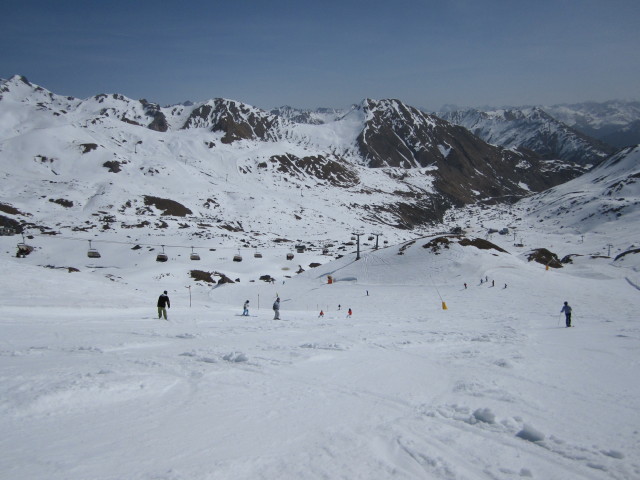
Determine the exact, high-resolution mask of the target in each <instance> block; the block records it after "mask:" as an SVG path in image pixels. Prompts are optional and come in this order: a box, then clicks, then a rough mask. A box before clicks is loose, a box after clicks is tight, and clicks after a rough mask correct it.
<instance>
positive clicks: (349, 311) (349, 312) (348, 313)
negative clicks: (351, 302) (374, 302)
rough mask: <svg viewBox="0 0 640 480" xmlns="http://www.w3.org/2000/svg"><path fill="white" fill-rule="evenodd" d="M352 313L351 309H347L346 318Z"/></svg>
mask: <svg viewBox="0 0 640 480" xmlns="http://www.w3.org/2000/svg"><path fill="white" fill-rule="evenodd" d="M352 314H353V312H352V311H351V309H349V310H348V311H347V318H351V315H352Z"/></svg>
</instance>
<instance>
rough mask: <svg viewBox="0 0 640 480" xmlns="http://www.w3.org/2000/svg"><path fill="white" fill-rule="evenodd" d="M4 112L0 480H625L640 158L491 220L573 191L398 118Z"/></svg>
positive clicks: (13, 101)
mask: <svg viewBox="0 0 640 480" xmlns="http://www.w3.org/2000/svg"><path fill="white" fill-rule="evenodd" d="M0 96H1V97H2V98H1V99H0V181H1V182H2V183H1V185H2V189H1V190H0V221H1V222H2V224H3V225H8V226H12V225H14V226H17V227H24V228H25V235H24V239H25V241H26V242H27V244H28V246H29V247H30V248H32V250H31V251H30V253H29V254H28V255H27V256H26V257H24V258H18V257H17V256H16V243H17V239H20V238H21V236H18V237H17V238H16V237H15V236H0V252H2V255H0V291H2V295H0V312H1V315H0V338H2V347H1V348H0V358H1V359H2V361H1V362H0V378H2V382H0V428H1V429H2V431H3V436H2V437H1V438H0V449H2V452H3V455H2V456H0V472H2V473H0V477H2V478H7V479H24V480H30V479H42V478H56V479H57V478H65V479H68V480H86V479H88V478H91V479H95V480H112V479H114V478H119V479H120V478H122V479H125V478H126V479H134V478H135V479H151V478H154V479H161V478H162V479H172V480H187V479H188V480H211V479H213V478H216V479H218V478H219V479H227V478H234V479H236V478H237V479H252V480H253V479H265V480H266V479H282V480H294V479H295V480H298V479H301V478H304V479H310V480H315V479H326V478H354V479H355V478H366V479H372V480H378V479H380V480H386V479H388V478H398V479H416V480H417V479H425V478H433V479H438V480H445V479H446V480H452V479H487V478H491V479H494V480H513V479H516V478H519V479H530V478H533V479H590V480H622V479H624V480H626V479H632V478H638V475H639V473H640V448H639V446H640V438H639V436H638V428H637V425H638V411H639V410H640V384H639V383H638V382H637V364H638V352H640V327H639V324H638V315H637V312H638V309H639V308H640V297H639V296H638V290H640V245H638V238H639V237H638V234H639V233H640V221H638V220H639V219H638V212H640V191H639V190H638V188H639V185H640V184H639V183H638V180H639V179H640V170H639V167H638V165H639V162H640V149H639V148H638V147H635V148H629V149H626V150H624V151H621V152H619V153H618V154H617V155H615V156H613V157H611V158H609V159H607V160H605V161H604V162H602V163H601V164H600V165H598V166H597V167H596V168H594V169H593V170H591V171H589V172H588V173H587V174H585V175H582V176H580V177H577V178H575V179H573V180H571V181H569V182H567V183H563V184H560V185H557V186H555V188H552V189H550V190H545V191H543V192H541V193H539V194H537V195H530V196H529V197H527V198H525V199H523V200H520V201H518V202H516V203H499V202H496V203H492V202H491V200H494V201H495V200H497V199H495V198H493V196H494V195H502V194H505V195H506V194H520V193H521V192H527V191H528V190H527V188H529V190H530V191H533V190H534V187H533V186H531V187H528V186H527V185H524V181H525V180H526V181H530V182H532V185H535V188H543V185H544V182H548V183H549V184H552V183H553V182H554V181H555V182H557V181H559V175H561V174H562V172H561V170H560V171H559V172H553V171H550V170H547V171H546V173H544V175H542V179H537V180H536V179H535V178H534V177H535V176H536V175H539V174H540V172H543V167H546V168H548V169H551V168H554V167H557V168H558V169H562V168H564V165H566V164H563V163H560V162H552V161H548V162H544V161H542V160H539V158H538V157H536V156H535V155H529V154H526V153H523V152H520V151H515V150H514V151H510V150H506V149H504V148H499V147H495V146H491V145H487V144H486V143H484V142H482V141H481V140H480V139H479V138H478V137H475V136H474V135H473V134H471V133H469V132H468V131H466V130H464V129H463V128H462V127H457V126H453V125H451V124H448V123H447V122H445V121H443V120H440V119H437V118H435V117H433V116H430V115H426V114H422V113H421V112H418V111H416V110H415V109H413V108H412V107H410V106H407V105H404V104H402V103H401V102H398V101H396V100H382V101H374V100H365V101H364V102H363V103H362V104H360V105H357V106H355V107H354V108H352V109H350V110H349V111H347V112H344V113H343V114H342V115H340V116H339V117H338V118H336V119H334V120H330V121H324V122H323V123H317V124H314V123H313V122H306V123H296V122H294V121H292V119H291V118H286V116H282V115H275V114H273V112H264V111H262V110H259V109H255V108H253V107H250V106H248V105H244V104H242V103H240V102H235V101H232V100H225V99H215V100H211V101H208V102H202V103H198V104H193V105H189V104H186V105H176V106H171V107H160V106H158V105H155V104H152V103H150V102H147V101H133V100H130V99H127V98H125V97H122V96H120V95H98V96H96V97H92V98H89V99H85V100H78V99H74V98H69V97H60V96H57V95H55V94H52V93H51V92H48V91H46V90H45V89H42V88H40V87H37V86H35V85H33V84H31V83H29V82H27V81H26V80H25V79H23V78H19V77H18V78H13V79H11V80H9V81H6V82H3V83H2V84H1V86H0ZM514 162H517V163H516V166H515V167H514ZM509 167H511V168H509ZM514 170H515V171H516V173H514ZM527 175H531V179H529V177H528V176H527ZM553 175H558V177H553ZM518 178H520V179H521V180H520V181H521V182H522V184H517V183H516V180H517V179H518ZM447 182H449V183H447ZM455 182H459V184H460V187H459V189H458V191H456V189H455V188H454V185H455ZM535 182H540V183H535ZM474 188H477V189H478V190H475V191H474V190H472V189H474ZM492 189H493V190H492ZM469 190H471V193H469ZM465 195H467V196H468V197H465ZM454 201H457V202H459V203H460V205H464V204H465V203H466V202H474V203H470V204H467V205H466V206H463V207H460V208H450V209H447V210H446V211H440V210H438V208H444V207H445V206H446V205H448V204H454V203H455V202H454ZM476 202H477V203H476ZM428 215H431V217H429V216H428ZM440 216H442V217H443V218H444V224H439V223H434V224H432V225H426V224H424V223H421V222H424V221H425V219H426V218H436V219H437V218H440ZM453 226H460V227H462V228H463V229H464V230H465V232H464V233H461V234H456V235H451V234H441V233H437V232H442V231H449V230H450V229H451V227H453ZM409 228H412V230H409ZM374 229H375V230H374ZM426 230H431V231H430V232H426V233H428V235H425V236H424V237H423V236H422V234H423V233H425V231H426ZM374 231H375V232H377V233H381V234H383V235H382V238H381V239H380V240H381V245H380V247H381V248H375V247H374V240H375V241H377V239H374V235H372V233H374ZM498 231H500V232H501V234H500V233H498ZM354 233H356V234H357V235H358V234H361V233H364V234H365V235H364V236H362V235H358V238H359V239H360V240H362V242H361V244H359V246H358V247H356V246H355V245H354V244H353V243H354V241H353V240H351V238H350V237H351V236H352V235H353V237H356V235H354ZM512 235H513V237H512ZM360 237H362V238H360ZM287 240H289V241H287ZM334 240H335V242H334ZM354 240H355V238H354ZM400 240H403V241H400ZM18 241H19V240H18ZM88 241H92V242H93V244H92V243H88ZM294 242H295V243H294ZM386 242H389V243H388V244H387V243H386ZM297 244H301V248H300V249H298V248H296V246H297ZM21 247H22V245H21ZM24 247H26V245H24ZM92 247H93V248H92ZM87 248H92V249H91V250H89V251H87ZM356 248H358V250H356ZM542 249H548V251H549V252H550V253H551V255H556V256H557V258H560V259H563V261H564V262H565V263H561V262H555V263H554V264H553V265H552V266H551V268H549V269H547V268H546V266H548V264H547V265H546V266H545V263H544V262H543V263H542V264H541V263H540V261H541V259H540V258H534V260H535V261H534V260H531V259H532V253H533V252H539V251H540V250H542ZM160 252H163V253H165V255H166V257H165V259H166V260H167V261H164V262H162V261H157V260H158V258H159V257H160V255H158V254H159V253H160ZM356 252H357V253H356ZM91 253H101V256H100V257H97V256H95V255H93V256H91V255H89V254H91ZM194 253H196V254H197V255H196V257H197V258H194V257H193V254H194ZM294 254H295V256H294ZM360 254H361V257H360V259H359V260H358V261H355V260H356V259H357V256H356V255H358V256H360ZM565 258H568V260H565ZM330 279H331V281H330ZM163 291H168V294H169V296H170V298H171V304H170V306H171V308H170V309H169V311H168V313H169V315H168V319H167V320H159V319H158V311H157V309H156V300H157V298H158V295H159V294H160V293H161V292H163ZM276 298H281V310H282V311H281V313H280V318H281V320H274V319H273V317H274V314H273V311H272V309H271V305H272V302H273V301H274V300H275V299H276ZM247 300H250V316H241V315H240V312H241V311H242V305H243V304H244V303H245V302H246V301H247ZM565 301H568V303H570V305H571V306H572V307H573V319H572V322H573V323H572V324H571V325H572V327H575V328H567V327H566V326H565V325H566V323H565V322H566V320H565V318H564V316H563V315H562V314H561V313H560V308H561V306H562V305H563V303H564V302H565ZM320 311H322V315H320ZM347 312H349V313H348V314H347Z"/></svg>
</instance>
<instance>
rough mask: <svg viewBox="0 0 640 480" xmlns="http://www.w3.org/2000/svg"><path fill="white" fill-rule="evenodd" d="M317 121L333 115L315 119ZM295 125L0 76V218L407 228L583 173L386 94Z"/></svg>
mask: <svg viewBox="0 0 640 480" xmlns="http://www.w3.org/2000/svg"><path fill="white" fill-rule="evenodd" d="M328 115H329V117H330V116H331V115H332V114H330V113H328ZM327 119H328V118H325V122H324V123H320V124H314V123H313V122H311V123H309V122H307V123H295V122H294V121H293V120H292V119H290V118H287V117H286V116H284V117H283V116H280V115H275V114H273V113H270V112H266V111H263V110H260V109H257V108H254V107H252V106H249V105H246V104H243V103H241V102H237V101H233V100H228V99H214V100H209V101H206V102H200V103H195V104H189V103H185V104H182V105H174V106H170V107H160V106H159V105H157V104H154V103H151V102H148V101H146V100H139V101H137V100H131V99H128V98H126V97H124V96H122V95H118V94H110V95H107V94H100V95H96V96H94V97H91V98H88V99H85V100H79V99H75V98H72V97H62V96H59V95H56V94H53V93H52V92H49V91H47V90H46V89H44V88H42V87H39V86H37V85H34V84H32V83H30V82H29V81H28V80H27V79H25V78H24V77H19V76H15V77H13V78H11V79H9V80H6V81H3V82H2V83H1V84H0V168H1V170H0V175H2V181H3V190H2V197H1V198H0V203H1V204H2V205H3V213H4V215H2V218H0V220H2V222H3V223H5V224H14V225H15V224H16V223H22V224H24V225H25V226H27V227H28V228H29V229H36V230H40V231H47V232H50V233H61V232H65V231H82V232H85V233H86V234H91V235H98V234H99V235H105V234H108V233H113V234H114V235H118V234H121V233H123V232H127V233H131V232H134V231H135V232H138V233H140V234H145V235H154V236H155V235H162V234H163V233H166V232H168V231H181V234H182V235H184V236H186V237H187V238H189V239H198V238H211V237H213V236H217V235H232V236H233V235H235V236H236V237H237V238H238V239H239V240H240V239H242V240H246V239H247V238H252V239H254V240H255V239H256V238H258V237H259V236H261V235H264V234H268V235H269V236H270V237H272V238H273V237H279V236H291V235H293V234H294V232H298V231H299V226H300V224H303V225H305V228H306V229H307V232H308V235H309V236H310V237H314V238H326V237H332V236H335V235H337V234H338V233H340V234H341V235H342V234H343V232H344V231H354V230H362V231H373V230H381V229H385V230H388V231H389V232H388V234H389V235H390V236H394V235H396V236H398V235H402V231H403V230H406V229H416V228H417V229H420V228H424V227H426V226H427V225H428V224H430V223H431V222H434V221H438V220H439V219H441V218H442V215H443V214H444V212H445V211H446V209H447V208H449V207H451V206H453V205H464V204H467V203H471V202H478V201H485V202H486V201H492V202H495V201H502V200H505V199H508V200H511V201H512V200H513V199H517V198H519V197H522V196H525V195H528V194H530V193H531V192H535V191H541V190H544V189H545V188H548V187H550V186H553V185H556V184H558V183H561V182H563V181H566V180H568V179H570V178H572V177H574V176H576V175H577V174H578V173H580V172H582V171H583V169H582V168H580V167H575V166H572V165H569V164H567V163H566V162H559V161H543V160H540V158H539V157H537V156H536V155H534V154H531V153H528V152H523V151H516V150H509V149H505V148H502V147H496V146H492V145H488V144H486V143H485V142H483V141H481V140H480V139H479V138H477V137H475V136H473V135H471V134H470V133H469V132H468V131H466V130H464V129H462V128H460V127H457V126H453V125H451V124H449V123H447V122H445V121H443V120H441V119H438V118H437V117H434V116H431V115H427V114H424V113H422V112H420V111H419V110H417V109H415V108H413V107H409V106H407V105H404V104H403V103H402V102H399V101H397V100H382V101H375V100H370V99H367V100H365V101H363V102H362V104H360V105H358V106H354V107H353V108H352V109H350V110H349V111H348V112H346V113H344V114H343V115H341V116H339V117H338V118H337V119H335V120H331V121H326V120H327Z"/></svg>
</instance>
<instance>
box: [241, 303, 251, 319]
mask: <svg viewBox="0 0 640 480" xmlns="http://www.w3.org/2000/svg"><path fill="white" fill-rule="evenodd" d="M242 316H243V317H248V316H249V300H247V301H246V302H244V306H243V307H242Z"/></svg>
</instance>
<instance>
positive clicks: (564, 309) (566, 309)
mask: <svg viewBox="0 0 640 480" xmlns="http://www.w3.org/2000/svg"><path fill="white" fill-rule="evenodd" d="M560 313H564V319H565V321H566V324H567V327H570V326H571V307H570V306H569V303H567V302H564V306H563V307H562V310H560Z"/></svg>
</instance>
